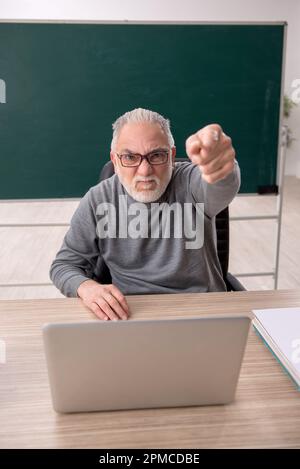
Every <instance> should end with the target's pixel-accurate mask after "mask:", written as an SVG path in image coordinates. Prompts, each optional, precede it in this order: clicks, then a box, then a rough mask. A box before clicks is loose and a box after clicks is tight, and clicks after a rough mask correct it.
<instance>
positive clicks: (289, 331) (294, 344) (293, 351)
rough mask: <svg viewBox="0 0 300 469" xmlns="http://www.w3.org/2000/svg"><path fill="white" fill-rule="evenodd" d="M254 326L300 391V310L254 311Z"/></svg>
mask: <svg viewBox="0 0 300 469" xmlns="http://www.w3.org/2000/svg"><path fill="white" fill-rule="evenodd" d="M253 313H254V315H255V319H254V320H253V326H254V327H255V329H256V330H257V332H258V333H259V334H260V336H261V337H262V338H263V340H264V341H265V343H266V345H267V346H268V347H269V348H270V349H271V351H272V352H273V353H274V355H275V357H276V358H277V359H278V360H279V361H280V363H281V365H282V366H283V367H284V368H285V369H286V371H287V372H288V373H289V375H290V376H291V378H292V379H293V380H294V381H295V383H296V385H297V387H298V389H300V308H278V309H254V310H253Z"/></svg>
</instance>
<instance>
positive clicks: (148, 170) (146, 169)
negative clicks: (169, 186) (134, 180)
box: [138, 158, 153, 176]
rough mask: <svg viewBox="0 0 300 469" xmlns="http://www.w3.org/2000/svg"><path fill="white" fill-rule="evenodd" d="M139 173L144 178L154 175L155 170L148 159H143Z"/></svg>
mask: <svg viewBox="0 0 300 469" xmlns="http://www.w3.org/2000/svg"><path fill="white" fill-rule="evenodd" d="M138 173H139V174H140V175H142V176H147V175H149V174H152V173H153V168H152V166H151V164H149V163H148V161H147V160H146V158H143V160H142V162H141V164H140V166H139V168H138Z"/></svg>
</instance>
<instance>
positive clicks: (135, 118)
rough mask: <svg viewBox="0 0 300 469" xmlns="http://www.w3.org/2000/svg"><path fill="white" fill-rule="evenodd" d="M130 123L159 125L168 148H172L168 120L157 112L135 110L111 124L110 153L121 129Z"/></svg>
mask: <svg viewBox="0 0 300 469" xmlns="http://www.w3.org/2000/svg"><path fill="white" fill-rule="evenodd" d="M131 122H134V123H136V122H150V123H152V124H159V125H160V127H161V128H162V130H163V132H164V134H165V135H166V137H167V139H168V142H169V145H170V147H171V148H172V147H174V145H175V142H174V138H173V135H172V133H171V129H170V121H169V119H165V118H164V117H163V116H161V115H160V114H158V112H155V111H150V110H149V109H143V108H137V109H133V110H132V111H128V112H126V113H125V114H123V115H122V116H120V117H119V118H118V119H117V120H116V121H115V122H114V123H113V125H112V128H113V138H112V142H111V149H112V151H114V149H115V146H116V143H117V139H118V137H119V134H120V131H121V129H122V127H123V126H124V125H125V124H129V123H131Z"/></svg>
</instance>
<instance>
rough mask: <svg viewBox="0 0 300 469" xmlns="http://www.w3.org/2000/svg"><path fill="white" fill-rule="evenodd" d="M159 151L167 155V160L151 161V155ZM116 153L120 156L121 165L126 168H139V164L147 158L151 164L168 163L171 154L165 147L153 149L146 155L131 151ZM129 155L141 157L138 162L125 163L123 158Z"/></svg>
mask: <svg viewBox="0 0 300 469" xmlns="http://www.w3.org/2000/svg"><path fill="white" fill-rule="evenodd" d="M157 153H164V154H165V155H166V160H165V161H163V162H162V163H151V161H150V158H151V156H152V155H155V154H157ZM115 155H116V156H117V157H118V158H119V160H120V161H121V165H122V166H123V167H124V168H137V167H138V166H140V165H141V164H142V161H143V160H144V159H146V160H147V162H148V164H150V165H151V166H160V165H162V164H166V163H167V162H168V160H169V155H170V150H163V149H157V150H152V151H150V152H149V153H147V154H146V155H141V154H140V153H129V152H128V153H122V154H119V153H117V152H115ZM128 155H133V156H138V157H139V158H140V160H139V162H138V163H137V164H129V165H125V164H123V158H122V157H123V156H128Z"/></svg>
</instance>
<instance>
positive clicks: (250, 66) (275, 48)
mask: <svg viewBox="0 0 300 469" xmlns="http://www.w3.org/2000/svg"><path fill="white" fill-rule="evenodd" d="M284 27H285V25H284V24H267V25H263V24H252V25H246V24H245V25H244V24H228V25H221V24H212V25H208V24H94V23H92V24H80V23H78V24H74V23H72V24H70V23H68V24H66V23H42V24H41V23H1V24H0V83H2V87H1V93H2V97H1V93H0V157H1V171H0V198H1V199H19V198H57V197H81V196H82V195H83V194H84V193H85V192H86V191H87V190H88V188H89V187H90V186H92V185H94V184H96V183H97V181H98V175H99V172H100V169H101V168H102V166H103V164H104V163H105V162H106V161H107V160H108V159H109V149H110V143H111V133H112V128H111V125H112V122H113V121H114V120H115V119H116V118H117V117H118V116H119V115H121V114H123V113H124V112H126V111H128V110H130V109H133V108H136V107H145V108H149V109H153V110H156V111H158V112H160V113H161V114H163V115H164V116H166V117H168V118H169V119H170V120H171V125H172V131H173V134H174V137H175V141H176V146H177V155H178V156H180V157H182V156H185V149H184V148H185V145H184V144H185V139H186V138H187V137H188V136H189V135H190V134H191V133H193V132H195V131H196V130H198V129H200V128H201V127H203V126H204V125H206V124H208V123H212V122H217V123H220V124H221V126H222V127H223V129H224V131H225V132H226V133H227V134H228V135H230V136H231V137H232V140H233V143H234V147H235V149H236V153H237V159H238V161H239V163H240V166H241V169H242V187H241V192H246V193H255V192H257V187H258V186H260V185H272V184H276V171H277V152H278V135H279V120H280V99H281V98H280V93H281V80H282V76H281V75H282V60H283V49H284ZM4 85H5V86H4ZM4 93H5V96H4Z"/></svg>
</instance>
